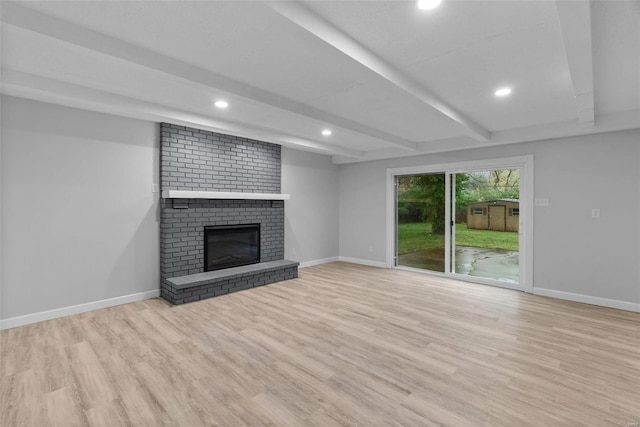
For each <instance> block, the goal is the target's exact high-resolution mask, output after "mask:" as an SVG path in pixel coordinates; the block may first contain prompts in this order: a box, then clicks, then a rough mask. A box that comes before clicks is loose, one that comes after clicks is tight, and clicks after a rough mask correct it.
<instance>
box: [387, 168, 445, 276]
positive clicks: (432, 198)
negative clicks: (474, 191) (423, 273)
mask: <svg viewBox="0 0 640 427" xmlns="http://www.w3.org/2000/svg"><path fill="white" fill-rule="evenodd" d="M445 178H446V177H445V174H444V173H433V174H422V175H404V176H397V177H396V189H397V190H396V191H397V193H396V194H397V198H396V200H397V202H396V219H397V223H396V229H397V238H396V242H397V246H396V247H397V264H396V265H399V266H404V267H411V268H420V269H424V270H430V271H438V272H442V273H444V272H445V263H446V259H445V258H447V257H446V253H447V251H446V246H445V238H444V237H445V228H446V204H447V200H446V197H445Z"/></svg>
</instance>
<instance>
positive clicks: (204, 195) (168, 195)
mask: <svg viewBox="0 0 640 427" xmlns="http://www.w3.org/2000/svg"><path fill="white" fill-rule="evenodd" d="M162 198H163V199H232V200H289V199H290V198H291V195H290V194H277V193H234V192H228V191H224V192H223V191H184V190H164V191H163V192H162Z"/></svg>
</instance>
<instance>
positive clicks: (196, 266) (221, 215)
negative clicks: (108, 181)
mask: <svg viewBox="0 0 640 427" xmlns="http://www.w3.org/2000/svg"><path fill="white" fill-rule="evenodd" d="M181 202H187V203H188V204H189V208H188V209H174V208H173V207H172V206H173V204H172V200H171V199H162V200H161V201H160V278H161V280H162V279H164V278H170V277H177V276H186V275H188V274H195V273H201V272H203V271H204V227H205V226H210V225H237V224H252V223H260V261H261V262H266V261H276V260H280V259H283V258H284V202H283V201H282V200H275V201H269V200H204V199H185V200H181Z"/></svg>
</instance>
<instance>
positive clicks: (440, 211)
mask: <svg viewBox="0 0 640 427" xmlns="http://www.w3.org/2000/svg"><path fill="white" fill-rule="evenodd" d="M467 180H468V177H467V175H466V174H456V200H457V199H458V197H460V196H461V195H462V193H463V190H464V188H465V187H466V183H467ZM398 202H399V203H398V205H399V207H400V206H401V205H403V209H407V211H408V209H409V206H414V207H415V206H419V208H420V210H421V212H422V220H423V221H426V222H429V223H431V232H432V233H433V234H444V231H445V229H446V223H445V219H446V218H445V205H446V200H445V175H444V174H441V173H437V174H425V175H413V176H401V177H399V178H398ZM409 204H413V205H409ZM399 214H400V209H399Z"/></svg>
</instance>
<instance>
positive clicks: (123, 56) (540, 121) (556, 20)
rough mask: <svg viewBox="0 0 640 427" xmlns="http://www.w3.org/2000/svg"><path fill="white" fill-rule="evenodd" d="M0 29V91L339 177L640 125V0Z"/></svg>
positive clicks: (71, 16) (456, 4)
mask: <svg viewBox="0 0 640 427" xmlns="http://www.w3.org/2000/svg"><path fill="white" fill-rule="evenodd" d="M0 19H1V20H2V57H1V59H2V64H1V65H2V81H1V83H2V86H1V90H2V93H5V94H9V95H13V96H20V97H25V98H31V99H37V100H42V101H46V102H53V103H58V104H62V105H69V106H74V107H79V108H86V109H90V110H95V111H102V112H107V113H112V114H119V115H124V116H127V117H136V118H140V119H145V120H154V121H168V122H173V123H178V124H184V125H187V126H193V127H198V128H204V129H210V130H215V131H218V132H224V133H231V134H236V135H241V136H246V137H250V138H257V139H262V140H266V141H270V142H274V143H278V144H281V145H284V146H289V147H294V148H299V149H304V150H310V151H315V152H320V153H324V154H329V155H332V156H333V160H334V162H335V163H349V162H357V161H365V160H373V159H380V158H389V157H399V156H410V155H414V154H424V153H433V152H439V151H448V150H457V149H463V148H472V147H481V146H488V145H499V144H509V143H517V142H522V141H531V140H536V139H543V138H552V137H561V136H569V135H579V134H587V133H597V132H606V131H612V130H619V129H630V128H637V127H640V2H638V1H606V0H605V1H592V2H589V1H587V0H558V1H546V0H532V1H500V0H496V1H485V0H469V1H459V0H444V1H443V3H442V5H441V6H440V7H439V8H438V9H436V10H433V11H429V12H425V11H420V10H419V9H417V7H416V5H415V2H414V1H339V2H338V1H312V2H307V1H305V2H295V1H280V2H264V1H208V2H203V1H200V2H186V1H156V2H137V1H129V2H114V1H84V2H77V1H69V2H61V1H44V2H36V1H28V2H8V1H3V2H2V4H1V9H0ZM500 86H509V87H511V88H512V89H513V93H512V95H511V96H509V97H507V98H502V99H499V98H496V97H494V96H493V92H494V91H495V90H496V89H497V88H498V87H500ZM216 99H225V100H227V101H228V102H229V104H230V106H229V108H228V109H227V110H219V109H216V108H215V107H213V102H214V101H215V100H216ZM324 128H330V129H332V131H333V134H332V135H331V136H330V137H324V136H322V135H321V130H322V129H324Z"/></svg>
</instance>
